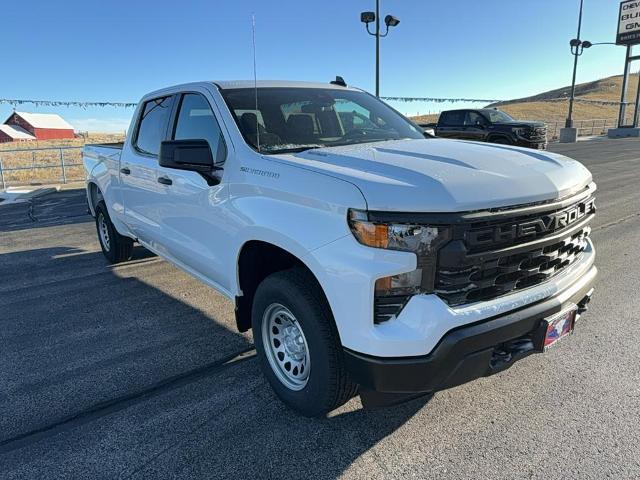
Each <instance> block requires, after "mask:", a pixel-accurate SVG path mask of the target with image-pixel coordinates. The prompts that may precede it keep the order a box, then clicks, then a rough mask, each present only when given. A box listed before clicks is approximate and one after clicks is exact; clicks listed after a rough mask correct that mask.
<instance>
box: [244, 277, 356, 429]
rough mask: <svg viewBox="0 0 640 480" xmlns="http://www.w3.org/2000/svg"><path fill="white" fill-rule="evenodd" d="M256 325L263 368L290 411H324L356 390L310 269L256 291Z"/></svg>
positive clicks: (271, 279)
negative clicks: (309, 271)
mask: <svg viewBox="0 0 640 480" xmlns="http://www.w3.org/2000/svg"><path fill="white" fill-rule="evenodd" d="M252 327H253V336H254V339H255V345H256V350H257V352H258V359H259V362H260V368H261V369H262V372H263V373H264V375H265V376H266V378H267V380H268V381H269V383H270V384H271V387H272V388H273V390H274V391H275V393H276V395H278V397H280V399H281V400H282V401H283V402H284V403H285V404H286V405H288V406H289V407H291V408H292V409H294V410H296V411H297V412H299V413H301V414H302V415H305V416H309V417H315V416H320V415H325V414H327V413H328V412H330V411H331V410H333V409H335V408H337V407H339V406H340V405H342V404H343V403H345V402H346V401H348V400H349V399H350V398H351V397H353V396H354V395H355V394H356V392H357V385H356V384H354V383H353V382H352V381H351V379H350V378H349V375H348V373H347V372H346V370H345V367H344V358H343V352H342V346H341V344H340V339H339V337H338V332H337V329H336V327H335V324H334V321H333V316H332V314H331V310H330V309H329V306H328V305H327V302H326V299H325V298H324V296H323V295H322V294H321V292H320V287H319V285H317V282H316V281H315V279H314V278H313V277H312V276H311V275H310V274H309V273H308V272H306V271H304V270H303V269H301V268H293V269H291V270H286V271H283V272H276V273H274V274H272V275H270V276H268V277H267V278H266V279H265V280H264V281H263V282H262V283H261V284H260V285H259V286H258V289H257V290H256V294H255V297H254V302H253V309H252Z"/></svg>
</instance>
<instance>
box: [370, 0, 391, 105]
mask: <svg viewBox="0 0 640 480" xmlns="http://www.w3.org/2000/svg"><path fill="white" fill-rule="evenodd" d="M360 21H361V22H362V23H364V24H365V26H366V28H367V33H368V34H369V35H373V36H374V37H376V97H379V96H380V38H383V37H386V36H387V35H388V34H389V27H395V26H397V25H398V24H399V23H400V20H398V19H397V18H396V17H394V16H393V15H387V16H386V17H384V24H385V25H386V27H387V28H386V30H385V32H384V34H381V33H380V0H376V11H375V12H362V13H361V14H360ZM371 22H376V30H375V32H372V31H370V30H369V24H370V23H371Z"/></svg>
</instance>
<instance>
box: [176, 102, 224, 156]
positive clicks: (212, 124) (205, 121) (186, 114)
mask: <svg viewBox="0 0 640 480" xmlns="http://www.w3.org/2000/svg"><path fill="white" fill-rule="evenodd" d="M173 139H174V140H201V139H202V140H206V141H207V142H209V147H211V153H212V154H213V157H214V158H215V159H216V163H222V162H224V157H225V155H226V147H225V144H224V140H223V139H222V131H221V130H220V126H219V125H218V122H217V121H216V118H215V116H214V115H213V111H212V110H211V106H210V105H209V102H208V101H207V99H206V98H204V97H203V96H202V95H200V94H199V93H185V94H184V95H183V96H182V102H181V104H180V111H179V112H178V119H177V120H176V128H175V131H174V133H173Z"/></svg>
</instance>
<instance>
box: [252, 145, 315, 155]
mask: <svg viewBox="0 0 640 480" xmlns="http://www.w3.org/2000/svg"><path fill="white" fill-rule="evenodd" d="M322 147H323V146H322V145H305V146H299V147H289V148H279V149H278V150H263V151H262V152H261V153H266V154H276V153H300V152H306V151H307V150H313V149H316V148H322Z"/></svg>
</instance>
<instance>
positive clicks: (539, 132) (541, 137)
mask: <svg viewBox="0 0 640 480" xmlns="http://www.w3.org/2000/svg"><path fill="white" fill-rule="evenodd" d="M525 136H526V138H527V139H529V140H532V141H534V142H538V141H539V142H542V141H546V139H547V127H535V128H530V129H529V130H527V132H526V133H525Z"/></svg>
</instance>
